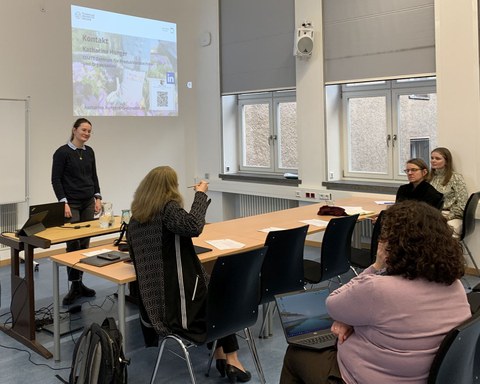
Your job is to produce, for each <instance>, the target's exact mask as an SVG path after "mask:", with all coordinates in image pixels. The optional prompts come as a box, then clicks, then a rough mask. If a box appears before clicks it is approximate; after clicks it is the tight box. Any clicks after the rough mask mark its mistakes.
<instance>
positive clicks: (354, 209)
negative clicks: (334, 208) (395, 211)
mask: <svg viewBox="0 0 480 384" xmlns="http://www.w3.org/2000/svg"><path fill="white" fill-rule="evenodd" d="M342 208H343V209H345V212H346V213H347V215H356V214H357V213H358V214H359V215H369V214H372V213H375V212H373V211H366V210H365V209H363V208H362V207H347V206H342Z"/></svg>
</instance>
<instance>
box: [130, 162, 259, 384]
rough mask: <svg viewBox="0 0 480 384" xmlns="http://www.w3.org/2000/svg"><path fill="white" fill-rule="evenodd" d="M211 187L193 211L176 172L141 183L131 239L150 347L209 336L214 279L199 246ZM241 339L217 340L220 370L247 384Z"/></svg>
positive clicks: (161, 170)
mask: <svg viewBox="0 0 480 384" xmlns="http://www.w3.org/2000/svg"><path fill="white" fill-rule="evenodd" d="M207 190H208V183H207V182H205V181H201V182H200V183H198V184H197V185H196V186H195V191H196V192H195V197H194V200H193V203H192V207H191V209H190V211H189V212H187V211H186V210H184V209H183V199H182V196H181V195H180V192H179V190H178V178H177V174H176V172H175V171H174V170H173V169H172V168H170V167H168V166H162V167H157V168H154V169H152V170H151V171H150V172H149V173H148V174H147V175H146V176H145V178H144V179H143V180H142V181H141V183H140V185H139V186H138V188H137V190H136V191H135V195H134V198H133V202H132V207H131V208H132V209H131V211H132V218H131V219H130V222H129V224H128V231H127V239H128V245H129V252H130V256H131V257H132V260H133V264H134V266H135V272H136V274H137V282H138V290H139V294H140V297H139V307H140V320H141V326H142V331H143V335H144V339H145V344H146V345H147V346H155V345H158V337H159V336H165V335H167V334H170V333H176V334H178V335H180V336H183V337H185V338H187V339H189V340H191V341H194V342H196V343H202V342H204V341H205V338H206V326H207V325H206V298H207V289H208V275H207V274H206V272H205V270H204V269H203V266H202V264H201V263H200V260H199V259H198V256H197V254H196V253H195V249H194V247H193V242H192V237H196V236H199V235H200V234H201V233H202V230H203V227H204V225H205V214H206V211H207V208H208V205H209V204H210V200H209V199H208V197H207V195H206V193H205V192H206V191H207ZM237 350H238V343H237V339H236V336H235V335H230V336H227V337H225V338H222V339H220V340H218V341H217V349H216V350H215V357H216V359H217V361H216V367H217V369H218V371H219V372H220V374H221V376H222V377H224V376H225V375H227V376H228V379H229V380H230V382H236V381H237V380H238V381H241V382H246V381H249V380H250V378H251V374H250V372H248V371H246V370H245V369H244V368H243V365H242V364H241V362H240V361H239V360H238V356H237Z"/></svg>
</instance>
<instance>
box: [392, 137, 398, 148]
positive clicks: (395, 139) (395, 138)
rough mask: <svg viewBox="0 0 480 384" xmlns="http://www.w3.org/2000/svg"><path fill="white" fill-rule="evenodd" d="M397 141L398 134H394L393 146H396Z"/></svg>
mask: <svg viewBox="0 0 480 384" xmlns="http://www.w3.org/2000/svg"><path fill="white" fill-rule="evenodd" d="M396 141H397V135H393V141H392V147H395V142H396Z"/></svg>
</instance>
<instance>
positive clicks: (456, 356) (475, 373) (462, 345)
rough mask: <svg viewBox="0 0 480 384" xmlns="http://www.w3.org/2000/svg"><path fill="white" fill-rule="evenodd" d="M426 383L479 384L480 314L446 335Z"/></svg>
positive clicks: (476, 314) (477, 313)
mask: <svg viewBox="0 0 480 384" xmlns="http://www.w3.org/2000/svg"><path fill="white" fill-rule="evenodd" d="M427 383H428V384H453V383H455V384H472V383H480V312H476V313H475V314H474V315H473V316H472V317H471V318H470V319H468V320H466V321H465V322H463V323H462V324H460V325H459V326H457V327H455V328H453V329H452V330H451V331H450V332H449V333H447V335H446V336H445V338H444V340H443V341H442V343H441V344H440V348H439V349H438V351H437V354H436V355H435V358H434V360H433V363H432V365H431V367H430V373H429V376H428V382H427Z"/></svg>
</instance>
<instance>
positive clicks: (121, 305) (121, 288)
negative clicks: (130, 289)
mask: <svg viewBox="0 0 480 384" xmlns="http://www.w3.org/2000/svg"><path fill="white" fill-rule="evenodd" d="M125 286H126V284H118V328H119V330H120V332H121V334H122V336H123V337H122V340H123V352H124V353H126V349H125V346H126V342H125V340H126V338H127V335H126V334H125Z"/></svg>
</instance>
